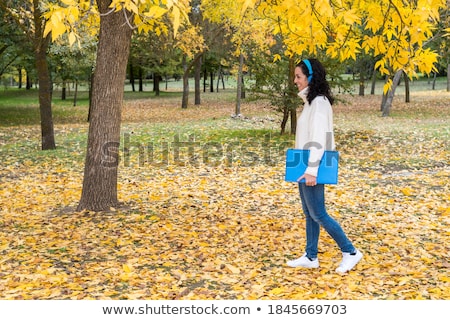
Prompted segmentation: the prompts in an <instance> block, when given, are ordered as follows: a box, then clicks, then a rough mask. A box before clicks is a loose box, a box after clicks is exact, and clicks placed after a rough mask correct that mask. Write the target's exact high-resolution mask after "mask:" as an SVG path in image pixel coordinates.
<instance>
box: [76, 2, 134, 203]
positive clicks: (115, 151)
mask: <svg viewBox="0 0 450 320" xmlns="http://www.w3.org/2000/svg"><path fill="white" fill-rule="evenodd" d="M110 3H111V1H110V0H97V4H98V8H99V11H100V12H101V13H103V14H104V15H102V16H101V17H100V34H99V42H98V50H97V61H96V68H95V72H94V79H93V88H92V108H91V114H90V122H89V133H88V146H87V153H86V162H85V167H84V179H83V189H82V194H81V199H80V202H79V204H78V207H77V210H78V211H81V210H91V211H104V210H109V209H110V208H111V207H117V206H118V205H119V201H118V198H117V171H118V164H119V145H120V123H121V112H122V103H123V94H124V81H125V76H126V67H127V61H128V55H129V50H130V43H131V35H132V30H131V28H130V27H129V25H128V24H127V22H126V19H125V14H127V15H129V12H123V11H119V12H112V13H108V14H106V12H108V11H109V10H110V9H109V8H108V7H109V5H110ZM124 13H125V14H124ZM129 20H132V18H129Z"/></svg>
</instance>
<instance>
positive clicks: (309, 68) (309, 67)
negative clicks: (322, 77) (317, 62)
mask: <svg viewBox="0 0 450 320" xmlns="http://www.w3.org/2000/svg"><path fill="white" fill-rule="evenodd" d="M303 63H304V64H305V66H306V67H307V68H308V73H309V76H308V82H311V80H312V75H313V70H312V67H311V62H309V60H308V59H305V60H303Z"/></svg>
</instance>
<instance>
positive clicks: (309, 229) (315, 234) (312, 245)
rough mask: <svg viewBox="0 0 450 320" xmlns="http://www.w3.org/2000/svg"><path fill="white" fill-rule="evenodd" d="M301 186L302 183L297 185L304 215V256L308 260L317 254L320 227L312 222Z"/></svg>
mask: <svg viewBox="0 0 450 320" xmlns="http://www.w3.org/2000/svg"><path fill="white" fill-rule="evenodd" d="M302 185H304V183H300V184H299V189H300V199H301V201H302V208H303V213H304V214H305V220H306V225H305V227H306V256H307V257H308V258H310V259H315V258H317V252H318V243H319V235H320V225H319V224H318V223H317V222H316V221H314V219H313V218H312V217H311V215H310V213H309V209H308V206H307V205H306V199H305V197H304V194H303V192H302V187H301V186H302Z"/></svg>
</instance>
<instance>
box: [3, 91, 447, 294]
mask: <svg viewBox="0 0 450 320" xmlns="http://www.w3.org/2000/svg"><path fill="white" fill-rule="evenodd" d="M367 101H369V102H367ZM443 101H444V102H443ZM446 101H447V103H446V104H445V99H444V100H442V101H440V102H439V103H437V104H436V106H433V107H434V108H435V111H433V112H431V115H430V112H428V113H426V115H428V116H427V117H421V118H418V119H411V117H405V116H402V115H401V112H404V113H405V114H407V111H408V110H406V107H405V109H403V108H400V110H399V112H400V115H398V116H397V117H395V116H394V117H392V118H389V119H381V118H379V117H378V113H376V110H375V112H374V111H373V110H372V109H373V107H371V105H372V106H373V105H376V104H374V101H373V100H372V101H371V100H370V99H368V100H362V99H360V98H355V99H353V100H351V101H350V102H348V103H352V102H353V103H357V105H356V106H355V105H353V108H352V107H351V106H350V107H341V109H340V108H339V106H338V107H336V140H337V142H338V146H339V150H340V151H341V158H342V161H341V166H340V175H339V179H340V181H339V184H338V185H337V186H327V196H326V197H327V205H328V210H329V212H330V214H332V215H333V216H334V217H336V219H338V220H339V221H340V223H341V224H342V226H343V228H344V230H346V232H347V233H348V235H349V237H350V238H351V239H352V240H353V242H354V244H355V245H356V246H357V247H358V248H359V249H360V250H361V251H362V252H363V253H364V257H363V260H362V261H361V263H360V264H358V266H357V267H356V268H355V270H353V271H351V272H349V274H348V275H345V276H341V275H339V274H337V273H335V271H334V270H335V268H336V267H337V265H338V264H339V261H340V253H339V250H338V248H337V246H336V245H335V243H334V242H333V240H332V239H331V238H330V237H329V236H328V235H327V234H326V233H325V232H322V235H321V240H320V244H319V250H320V252H319V257H320V262H321V267H320V269H317V270H302V269H293V268H288V267H286V264H285V263H286V261H287V260H289V259H291V258H294V257H297V256H298V255H301V254H302V253H303V250H304V249H303V248H304V244H305V236H304V235H305V233H304V219H303V214H302V212H301V206H300V201H299V196H298V191H297V188H296V186H295V185H294V184H291V183H286V182H284V181H283V174H284V158H283V153H282V152H278V151H279V150H282V148H283V147H285V146H286V145H287V144H288V143H289V140H288V141H287V142H286V141H284V142H283V141H281V140H274V141H272V142H270V143H278V144H279V145H274V146H273V150H278V151H276V152H275V151H274V152H273V153H271V158H270V160H271V161H270V162H266V161H264V157H263V156H262V155H261V153H260V152H261V150H263V149H264V148H263V147H264V146H267V145H266V144H267V140H265V139H266V132H267V131H264V130H266V129H267V128H269V129H270V130H273V132H274V134H276V132H277V130H278V129H277V128H276V127H277V125H278V124H277V123H276V122H274V121H273V118H271V117H276V116H274V115H271V116H270V117H267V113H268V111H267V110H266V111H265V112H266V114H264V115H261V116H254V117H250V118H248V119H240V120H238V119H234V120H233V119H229V117H227V118H223V117H222V118H219V117H216V116H214V117H216V118H215V119H214V120H211V118H210V117H208V119H209V120H207V121H206V120H205V121H197V122H195V121H194V120H201V119H200V118H201V116H200V115H199V114H201V112H200V111H203V109H201V108H197V109H192V111H193V113H192V114H191V116H189V119H191V120H190V121H194V122H184V123H177V124H170V123H166V124H151V123H134V122H133V123H125V124H124V128H123V132H128V133H130V134H131V133H133V134H135V135H136V136H132V138H133V137H138V136H139V140H138V141H141V143H143V144H145V142H147V143H149V142H150V141H153V140H151V135H152V134H154V135H155V136H157V135H156V134H155V132H156V131H157V132H160V133H161V130H167V131H163V133H164V134H159V135H158V137H159V138H158V139H159V140H158V145H160V143H161V141H163V140H164V136H165V135H166V136H167V137H168V138H167V139H168V140H167V141H169V142H170V141H172V140H171V139H172V138H173V133H177V132H179V131H180V130H181V131H183V132H182V135H181V137H183V139H187V138H186V137H189V135H190V134H192V133H195V134H197V135H198V137H199V139H211V137H214V136H215V135H216V134H217V132H216V131H214V130H219V131H220V130H223V131H220V132H219V133H220V134H218V135H217V137H223V136H224V133H223V132H226V130H237V129H241V130H251V129H255V128H256V129H255V130H261V134H260V135H259V136H258V134H257V133H256V138H255V135H253V136H251V139H254V140H253V141H252V142H253V143H254V144H252V145H251V147H248V148H245V150H243V149H239V148H237V147H235V148H234V149H227V148H226V147H227V146H228V145H231V146H233V143H234V144H236V141H235V140H233V138H231V137H230V138H229V139H230V140H229V141H216V140H213V141H210V140H202V141H199V145H203V146H204V145H205V144H207V143H210V144H209V146H211V148H212V147H213V146H216V147H217V148H219V146H222V149H221V151H222V153H220V152H219V153H217V148H216V149H215V151H216V153H214V152H213V151H214V150H213V149H211V150H209V151H211V152H212V153H211V158H210V159H212V160H214V162H209V164H205V163H204V158H200V159H199V160H198V162H190V161H185V162H184V163H182V162H179V163H174V162H169V163H167V164H166V165H155V163H150V162H149V161H148V158H147V159H144V161H141V162H140V161H139V154H138V153H137V152H134V153H131V154H130V158H129V159H128V161H129V162H128V164H127V165H126V166H125V165H124V164H123V162H122V165H121V166H120V170H119V195H120V200H121V201H123V202H124V206H123V207H121V208H116V209H114V208H112V209H111V211H109V212H74V210H73V209H74V207H75V206H76V204H77V201H78V200H79V197H80V193H81V182H82V170H83V156H82V154H83V153H84V149H83V148H84V145H83V143H80V142H79V139H77V138H76V137H78V136H80V135H81V136H83V135H85V134H86V132H87V130H86V126H85V125H71V126H65V127H64V128H59V127H57V132H59V133H58V136H57V137H58V138H59V139H63V137H64V139H65V141H66V143H65V144H64V145H63V146H62V147H61V149H62V150H59V151H55V152H42V151H38V150H37V147H36V145H38V143H39V142H38V141H36V140H37V138H38V136H39V128H38V127H20V128H6V129H1V131H0V134H1V144H0V146H1V148H2V152H1V160H2V164H3V169H2V172H1V173H0V183H1V186H2V187H1V189H0V207H1V209H0V253H1V258H0V298H2V299H450V276H449V268H450V262H449V261H450V254H449V252H450V241H449V239H450V231H449V230H450V228H449V225H450V208H449V203H450V196H449V194H450V192H449V191H450V184H449V175H450V166H449V162H448V159H449V146H448V120H449V118H448V115H449V113H448V110H449V105H448V100H446ZM376 102H378V101H376ZM140 103H142V101H141V102H140ZM135 107H136V106H135ZM416 107H417V108H418V110H419V109H420V110H422V111H424V112H426V111H427V110H424V109H423V107H420V106H416ZM138 108H144V107H143V106H139V107H138ZM204 108H206V107H204ZM223 108H224V109H225V110H222V111H221V112H223V113H224V114H227V113H230V112H228V111H227V110H229V109H230V108H232V106H231V105H224V106H223ZM226 108H228V109H226ZM189 110H190V109H188V110H187V111H184V112H189ZM160 112H161V113H164V110H163V109H162V108H161V109H160ZM171 112H172V111H171ZM441 112H442V114H441ZM170 114H171V113H170ZM166 117H170V115H169V114H164V115H162V116H161V118H162V119H166ZM271 119H272V120H271ZM264 128H265V129H264ZM263 129H264V130H263ZM436 132H437V133H438V134H437V133H436ZM146 137H147V138H148V140H146ZM161 137H162V138H161ZM208 137H209V138H208ZM30 139H31V140H30ZM133 139H134V138H133ZM133 141H134V140H131V142H130V143H133ZM211 142H214V143H211ZM285 142H286V143H287V144H283V143H285ZM290 142H292V140H290ZM239 143H241V144H242V143H244V142H242V141H238V142H237V144H239ZM258 146H260V147H261V148H258ZM280 146H281V149H280ZM202 150H204V149H202ZM227 150H228V151H230V150H231V151H233V152H235V153H233V157H234V158H233V159H234V160H235V161H234V162H233V163H231V164H230V163H229V162H227V161H226V155H227V153H226V151H227ZM209 151H208V152H209ZM219 151H220V150H219ZM182 152H184V153H182V154H181V156H184V157H185V158H183V159H185V160H190V159H188V158H187V156H188V154H187V152H188V151H186V150H184V151H182ZM251 156H256V158H257V160H255V159H253V160H252V159H251ZM249 163H250V165H249Z"/></svg>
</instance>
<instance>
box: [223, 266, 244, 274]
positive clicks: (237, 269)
mask: <svg viewBox="0 0 450 320" xmlns="http://www.w3.org/2000/svg"><path fill="white" fill-rule="evenodd" d="M225 267H227V269H228V270H230V271H231V272H232V273H233V274H239V273H241V270H240V269H239V268H236V267H234V266H232V265H231V264H226V265H225Z"/></svg>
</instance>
